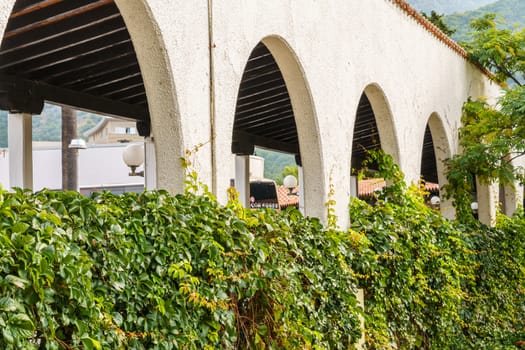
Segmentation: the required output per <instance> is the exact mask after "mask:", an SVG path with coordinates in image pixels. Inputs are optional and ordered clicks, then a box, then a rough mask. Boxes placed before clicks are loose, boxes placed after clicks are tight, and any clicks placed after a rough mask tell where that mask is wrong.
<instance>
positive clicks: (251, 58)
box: [0, 0, 499, 226]
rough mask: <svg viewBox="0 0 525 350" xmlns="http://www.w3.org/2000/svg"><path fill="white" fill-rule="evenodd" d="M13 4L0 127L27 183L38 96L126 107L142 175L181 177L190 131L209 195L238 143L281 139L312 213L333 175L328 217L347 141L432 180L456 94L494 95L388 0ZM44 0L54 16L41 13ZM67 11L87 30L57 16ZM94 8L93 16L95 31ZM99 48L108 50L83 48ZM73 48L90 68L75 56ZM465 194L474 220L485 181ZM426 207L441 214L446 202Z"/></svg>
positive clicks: (410, 176)
mask: <svg viewBox="0 0 525 350" xmlns="http://www.w3.org/2000/svg"><path fill="white" fill-rule="evenodd" d="M27 3H30V1H25V2H23V3H22V2H19V1H18V2H17V1H15V0H4V1H2V3H1V4H0V34H2V33H3V38H4V39H3V41H2V48H1V49H0V83H2V82H3V87H4V90H5V91H7V93H6V94H5V96H7V97H4V98H3V99H0V102H1V104H0V105H1V106H2V108H7V109H10V111H11V115H10V122H11V124H10V125H12V126H10V136H11V135H20V136H19V137H17V136H15V137H16V139H18V140H22V141H20V143H19V144H18V145H16V146H15V145H13V149H12V150H11V154H14V153H16V152H18V153H17V154H18V155H17V156H16V157H17V158H16V161H14V162H13V163H12V164H11V168H12V171H11V174H12V178H13V179H15V180H12V181H11V182H13V181H15V182H17V184H18V185H26V186H30V182H29V180H27V179H26V178H25V177H24V174H26V173H27V172H28V171H30V170H28V169H29V165H28V164H27V161H26V163H24V160H27V157H29V155H28V152H27V151H24V149H25V148H27V147H28V143H27V141H26V142H23V140H24V137H25V139H26V140H27V138H28V136H27V132H26V134H24V130H27V127H28V126H27V123H28V122H27V117H26V116H27V115H29V114H30V113H35V110H38V107H39V103H40V102H39V101H40V100H46V101H52V102H55V103H59V104H60V103H62V104H68V105H72V106H74V107H76V108H78V109H86V110H93V111H95V112H101V113H105V114H109V115H119V116H124V117H127V118H130V119H135V120H138V121H139V123H138V124H137V127H138V129H139V132H141V134H142V135H143V136H148V141H147V145H146V159H147V160H146V162H147V165H146V186H147V187H149V188H152V187H159V188H164V189H168V190H170V191H172V192H178V191H181V190H182V188H183V179H184V169H183V168H182V167H181V166H180V162H179V158H180V157H184V156H185V151H186V150H187V149H193V148H195V147H196V146H199V145H202V146H201V147H199V150H198V151H197V152H196V153H195V154H194V155H193V156H192V157H194V164H195V165H196V167H197V168H198V172H199V175H200V177H201V180H203V181H204V182H205V183H207V184H209V186H210V189H211V190H212V191H213V192H214V193H215V194H216V195H217V197H218V198H219V200H220V201H225V199H226V189H227V188H228V186H230V180H231V179H236V181H235V183H236V186H237V187H238V188H239V190H240V191H241V193H242V192H243V191H245V190H246V186H247V183H248V180H247V179H248V177H249V176H248V174H249V167H246V164H247V163H246V157H247V155H249V154H250V151H251V150H252V149H253V146H254V145H257V146H262V147H268V148H274V149H278V150H281V151H287V152H290V153H292V154H296V158H297V159H298V163H299V164H300V165H301V179H300V187H301V190H300V191H301V193H302V194H303V196H301V199H302V204H301V205H302V206H303V209H304V211H305V212H306V214H307V215H312V216H317V217H321V218H323V217H324V216H325V207H324V203H325V202H326V200H327V195H328V189H329V186H330V185H333V186H334V188H335V198H334V199H335V200H336V203H337V208H336V210H337V215H338V217H339V219H340V222H341V225H343V226H344V225H346V224H348V222H349V220H350V218H349V217H348V210H347V205H348V200H349V197H350V195H351V194H352V188H353V187H355V186H353V185H352V183H353V181H354V180H353V177H352V168H353V167H355V166H358V165H359V162H357V160H358V159H359V157H360V155H359V149H360V148H362V147H364V148H371V147H381V148H383V149H384V150H385V151H386V152H387V153H389V154H391V155H392V156H393V157H394V159H395V160H396V162H397V163H398V164H399V166H400V167H401V169H402V170H403V171H404V173H405V174H406V177H407V180H408V181H415V180H417V179H419V177H420V175H422V174H423V175H424V176H425V177H429V178H430V177H433V178H435V180H436V181H437V182H439V183H440V184H441V185H442V184H444V183H445V178H444V175H443V173H444V168H443V163H442V161H443V159H445V158H447V157H450V156H451V155H453V154H455V153H457V152H458V128H459V127H460V116H461V107H462V105H463V103H464V102H465V100H466V99H467V98H468V97H473V98H477V97H480V96H485V97H487V98H488V99H489V101H494V98H495V97H497V96H498V94H499V88H498V86H497V85H495V84H493V83H492V82H491V81H490V80H489V79H488V77H487V76H486V75H485V74H484V72H483V71H482V70H480V69H479V68H478V67H476V66H474V65H472V64H470V63H469V62H468V61H467V60H466V55H465V52H464V51H463V50H462V49H461V48H460V47H459V46H457V45H456V44H455V43H454V42H452V41H451V40H450V39H449V38H447V37H446V36H445V35H443V34H442V33H441V32H439V30H437V29H436V28H435V27H434V26H433V25H431V24H430V23H429V22H427V21H426V20H424V19H423V18H422V17H421V16H420V15H419V14H418V13H417V12H416V11H415V10H413V9H412V8H410V7H409V6H408V5H407V4H406V3H405V2H404V1H402V0H366V1H363V0H334V1H315V0H267V1H257V0H242V1H234V2H232V1H226V0H208V1H203V0H202V1H184V0H171V1H165V0H114V1H113V0H93V1H91V3H89V4H87V5H83V7H80V5H76V6H77V7H75V8H73V7H74V5H73V4H70V5H69V6H73V7H72V8H67V9H66V8H58V7H55V5H50V6H47V7H45V8H43V9H42V8H41V7H42V6H41V7H40V8H37V7H38V6H36V5H38V4H39V3H42V1H40V0H34V1H33V3H32V4H29V5H27ZM31 5H32V6H33V7H31ZM63 6H66V5H63ZM45 11H48V12H49V16H51V15H53V16H54V17H53V18H54V19H55V22H53V23H52V24H49V23H47V22H46V23H44V21H43V20H42V18H43V17H45ZM68 11H69V12H68ZM75 11H76V12H75ZM103 11H106V12H103ZM79 12H80V13H81V14H82V16H83V17H82V21H84V22H85V23H84V26H86V27H89V28H91V30H92V31H93V32H92V34H91V36H90V34H89V32H88V31H85V30H84V27H82V28H80V27H78V28H77V27H75V28H74V29H71V28H73V26H74V25H73V24H70V23H69V22H68V21H70V20H71V18H72V17H74V16H75V14H76V13H79ZM38 14H41V15H42V16H40V17H39V16H38ZM21 18H26V19H27V21H26V22H22V20H21ZM79 18H80V17H79ZM117 20H119V21H120V22H115V23H113V21H117ZM71 21H72V20H71ZM82 21H80V20H77V21H76V23H77V25H78V26H80V24H78V23H79V22H82ZM96 21H99V22H100V21H106V22H107V23H108V24H107V27H104V28H100V29H98V32H97V29H96V28H98V27H96V26H95V23H98V22H96ZM72 22H73V21H72ZM110 23H111V25H110ZM113 26H114V27H113ZM36 28H38V30H39V34H38V35H37V36H36V37H35V36H33V37H29V36H28V35H27V33H30V32H31V31H32V30H36ZM61 28H62V29H61ZM64 28H68V29H67V30H66V29H64ZM46 30H47V31H49V33H48V35H47V36H45V31H46ZM97 34H98V36H97ZM39 35H40V36H39ZM57 35H58V36H60V38H61V40H60V41H56V42H55V39H54V38H56V37H57ZM75 35H77V37H75ZM126 35H127V36H126ZM70 37H71V38H70ZM102 37H107V41H104V42H103V41H101V40H102V39H100V38H102ZM119 40H120V41H119ZM68 43H70V44H68ZM66 45H70V46H69V47H68V50H69V51H68V52H70V53H69V55H68V54H67V53H66V52H65V47H66ZM28 47H30V48H32V51H31V50H29V49H27V48H28ZM106 49H107V50H113V51H111V52H112V53H111V55H106V56H104V57H101V56H97V55H96V53H97V52H99V51H101V50H106ZM49 52H53V53H54V56H53V57H57V56H58V57H60V60H59V59H57V58H52V57H51V56H49V58H48V53H49ZM71 52H73V53H71ZM108 52H109V51H108ZM118 53H122V55H120V56H122V57H121V58H119V57H120V56H119V55H118ZM130 53H131V54H130ZM17 54H18V55H17ZM84 56H86V57H88V56H89V57H93V59H94V61H93V59H92V61H91V62H94V63H93V64H95V63H96V64H97V68H96V70H94V69H93V67H91V68H89V67H87V64H85V65H83V61H82V59H83V57H84ZM117 56H118V57H117ZM107 57H113V58H114V59H115V61H109V59H108V58H107ZM117 58H118V59H119V61H116V60H117ZM68 62H74V63H75V64H74V65H71V66H68V65H67V64H68ZM113 66H114V69H110V68H111V67H113ZM55 67H56V70H55ZM105 72H107V73H105ZM119 72H123V73H122V74H121V75H119V74H120V73H119ZM137 74H138V75H137ZM139 78H140V79H139ZM24 84H25V85H24ZM24 86H28V87H29V88H26V89H22V90H23V91H22V92H20V91H21V90H20V89H21V87H24ZM42 86H44V87H45V89H44V88H42ZM141 89H142V90H141ZM35 91H36V92H35ZM124 92H126V94H124ZM20 96H24V99H22V98H20ZM21 100H23V101H21ZM108 101H109V102H108ZM23 135H25V136H23ZM10 147H11V146H10ZM24 147H25V148H24ZM24 152H25V153H24ZM425 152H427V153H425ZM432 157H433V158H432ZM426 162H430V163H432V164H430V166H428V164H425V163H426ZM428 169H430V170H428ZM427 170H428V173H426V172H427ZM26 180H27V181H26ZM24 181H25V182H24ZM491 193H492V194H491ZM478 196H479V198H480V199H479V202H480V215H481V216H484V217H486V218H488V219H487V220H490V217H491V216H492V215H493V213H494V205H495V199H494V194H493V192H489V191H484V190H480V191H478ZM442 208H443V210H444V211H445V212H446V213H447V215H453V209H452V208H451V206H450V204H447V203H443V204H442Z"/></svg>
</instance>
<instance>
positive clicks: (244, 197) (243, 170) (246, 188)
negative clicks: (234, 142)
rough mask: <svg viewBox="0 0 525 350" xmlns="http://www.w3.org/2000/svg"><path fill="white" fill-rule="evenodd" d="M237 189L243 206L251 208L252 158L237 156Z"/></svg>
mask: <svg viewBox="0 0 525 350" xmlns="http://www.w3.org/2000/svg"><path fill="white" fill-rule="evenodd" d="M235 188H236V189H237V192H239V201H240V202H241V204H242V205H243V206H244V207H246V208H249V207H250V156H235Z"/></svg>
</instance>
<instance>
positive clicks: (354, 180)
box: [350, 175, 359, 198]
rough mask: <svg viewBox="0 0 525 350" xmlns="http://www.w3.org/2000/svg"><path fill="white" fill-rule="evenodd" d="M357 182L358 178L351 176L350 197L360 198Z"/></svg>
mask: <svg viewBox="0 0 525 350" xmlns="http://www.w3.org/2000/svg"><path fill="white" fill-rule="evenodd" d="M357 181H358V180H357V176H355V175H352V176H350V197H356V198H357V197H359V192H358V187H357Z"/></svg>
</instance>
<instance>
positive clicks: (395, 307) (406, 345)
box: [350, 153, 525, 349]
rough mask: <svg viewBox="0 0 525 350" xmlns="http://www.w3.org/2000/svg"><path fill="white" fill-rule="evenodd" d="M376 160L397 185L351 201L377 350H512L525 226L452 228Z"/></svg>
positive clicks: (519, 319) (518, 331) (513, 222)
mask: <svg viewBox="0 0 525 350" xmlns="http://www.w3.org/2000/svg"><path fill="white" fill-rule="evenodd" d="M370 161H371V162H373V163H375V164H376V165H378V168H379V170H380V175H381V176H383V177H385V178H387V179H388V181H389V182H390V183H391V184H392V185H391V186H389V187H388V188H387V189H386V190H385V191H384V192H383V193H382V194H381V195H380V196H379V198H378V200H377V202H376V203H375V205H373V206H372V205H369V204H367V203H365V202H362V201H360V200H357V199H355V200H353V201H352V203H351V206H350V215H351V217H352V219H353V220H352V229H353V230H354V231H356V232H358V233H356V234H360V235H364V238H363V240H364V242H365V248H364V249H361V250H360V253H359V254H358V255H357V258H356V259H355V260H354V262H353V265H352V266H353V268H354V269H355V271H356V272H357V273H358V274H359V277H360V285H361V287H362V288H364V291H365V322H366V325H365V330H366V340H367V345H368V347H369V348H371V349H516V347H517V346H521V345H520V344H523V329H524V320H525V314H524V311H525V307H524V305H525V293H524V292H525V269H524V267H523V266H525V253H524V249H523V247H524V246H525V220H524V216H523V214H522V213H519V214H517V215H516V216H515V217H513V218H507V217H501V218H500V220H499V222H498V224H497V226H496V227H495V228H490V227H487V226H484V225H481V224H480V223H479V222H477V223H475V222H473V221H472V220H467V222H466V223H461V222H456V221H448V220H446V219H445V218H443V217H442V216H441V215H440V214H439V213H438V212H436V211H434V210H432V209H430V208H429V207H427V206H426V205H425V203H424V200H423V193H422V192H421V191H420V189H418V188H416V187H411V188H407V187H406V186H405V185H404V181H403V175H402V174H401V172H400V171H399V169H398V167H397V166H395V165H394V164H393V162H392V159H391V158H390V157H387V156H385V155H384V154H382V153H372V154H371V159H370Z"/></svg>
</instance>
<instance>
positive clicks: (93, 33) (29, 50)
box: [0, 18, 126, 66]
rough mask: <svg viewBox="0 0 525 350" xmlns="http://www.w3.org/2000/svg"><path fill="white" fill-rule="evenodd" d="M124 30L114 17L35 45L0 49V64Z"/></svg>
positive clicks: (60, 49)
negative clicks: (5, 49)
mask: <svg viewBox="0 0 525 350" xmlns="http://www.w3.org/2000/svg"><path fill="white" fill-rule="evenodd" d="M125 31H126V26H125V25H124V23H123V21H122V19H121V18H114V19H113V20H111V21H105V22H102V23H100V24H99V25H97V26H90V27H86V28H83V29H82V30H77V31H73V32H69V33H64V35H61V36H57V37H54V38H52V39H50V40H45V41H41V42H39V43H37V44H35V45H31V46H26V47H20V48H18V49H13V50H9V51H8V52H6V51H0V66H4V63H9V62H13V63H17V62H25V61H29V60H31V59H36V58H40V57H46V56H50V55H54V54H55V53H57V52H61V51H64V50H68V49H69V48H73V47H78V46H81V45H84V44H85V43H87V42H90V41H93V40H96V39H97V38H101V37H103V36H106V35H110V34H112V33H117V32H125Z"/></svg>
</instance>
